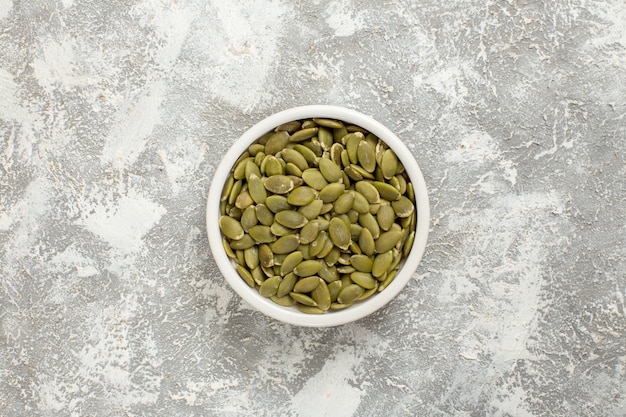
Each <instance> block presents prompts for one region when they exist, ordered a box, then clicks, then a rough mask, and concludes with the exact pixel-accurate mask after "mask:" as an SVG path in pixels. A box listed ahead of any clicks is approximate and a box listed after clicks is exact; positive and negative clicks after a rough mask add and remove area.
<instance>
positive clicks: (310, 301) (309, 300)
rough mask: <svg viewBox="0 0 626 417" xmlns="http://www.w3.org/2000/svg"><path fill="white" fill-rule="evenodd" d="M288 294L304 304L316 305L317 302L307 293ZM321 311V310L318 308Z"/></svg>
mask: <svg viewBox="0 0 626 417" xmlns="http://www.w3.org/2000/svg"><path fill="white" fill-rule="evenodd" d="M289 296H290V297H291V298H293V299H294V300H296V301H297V302H299V303H300V304H302V305H305V306H311V307H317V303H316V302H315V300H313V299H312V298H311V297H309V296H308V295H304V294H300V293H299V292H294V291H292V292H290V293H289ZM320 311H321V310H320Z"/></svg>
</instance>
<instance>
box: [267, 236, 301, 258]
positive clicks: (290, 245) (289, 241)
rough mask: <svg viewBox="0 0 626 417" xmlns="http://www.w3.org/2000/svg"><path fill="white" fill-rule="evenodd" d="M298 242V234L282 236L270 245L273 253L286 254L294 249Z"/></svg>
mask: <svg viewBox="0 0 626 417" xmlns="http://www.w3.org/2000/svg"><path fill="white" fill-rule="evenodd" d="M299 244H300V238H299V236H298V235H287V236H282V237H280V238H278V240H276V242H274V243H272V244H271V245H270V247H271V248H272V252H274V253H275V254H286V253H290V252H293V251H295V250H296V249H297V248H298V245H299Z"/></svg>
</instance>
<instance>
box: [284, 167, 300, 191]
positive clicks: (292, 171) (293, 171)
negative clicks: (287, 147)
mask: <svg viewBox="0 0 626 417" xmlns="http://www.w3.org/2000/svg"><path fill="white" fill-rule="evenodd" d="M285 174H288V176H289V177H297V178H299V177H300V176H301V175H302V170H300V168H298V167H297V166H296V165H294V164H292V163H291V162H289V163H288V164H287V165H285ZM294 186H296V187H297V184H296V183H295V182H294Z"/></svg>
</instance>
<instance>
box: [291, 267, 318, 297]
mask: <svg viewBox="0 0 626 417" xmlns="http://www.w3.org/2000/svg"><path fill="white" fill-rule="evenodd" d="M320 269H322V263H321V262H320V261H318V260H307V261H302V262H300V263H299V264H298V265H297V266H296V267H295V268H294V269H293V273H294V274H296V275H297V276H299V277H310V276H312V275H315V274H317V273H318V272H319V271H320ZM296 291H297V292H302V291H298V290H296ZM304 292H308V291H304Z"/></svg>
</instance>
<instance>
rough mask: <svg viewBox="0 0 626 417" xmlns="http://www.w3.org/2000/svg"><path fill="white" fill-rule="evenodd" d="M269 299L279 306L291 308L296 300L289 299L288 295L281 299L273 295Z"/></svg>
mask: <svg viewBox="0 0 626 417" xmlns="http://www.w3.org/2000/svg"><path fill="white" fill-rule="evenodd" d="M283 281H284V280H283ZM270 299H271V300H272V301H273V302H275V303H276V304H278V305H279V306H283V307H291V306H293V305H295V304H296V300H294V299H293V298H291V297H290V296H289V295H285V296H283V297H279V296H278V295H274V296H272V297H270Z"/></svg>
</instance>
